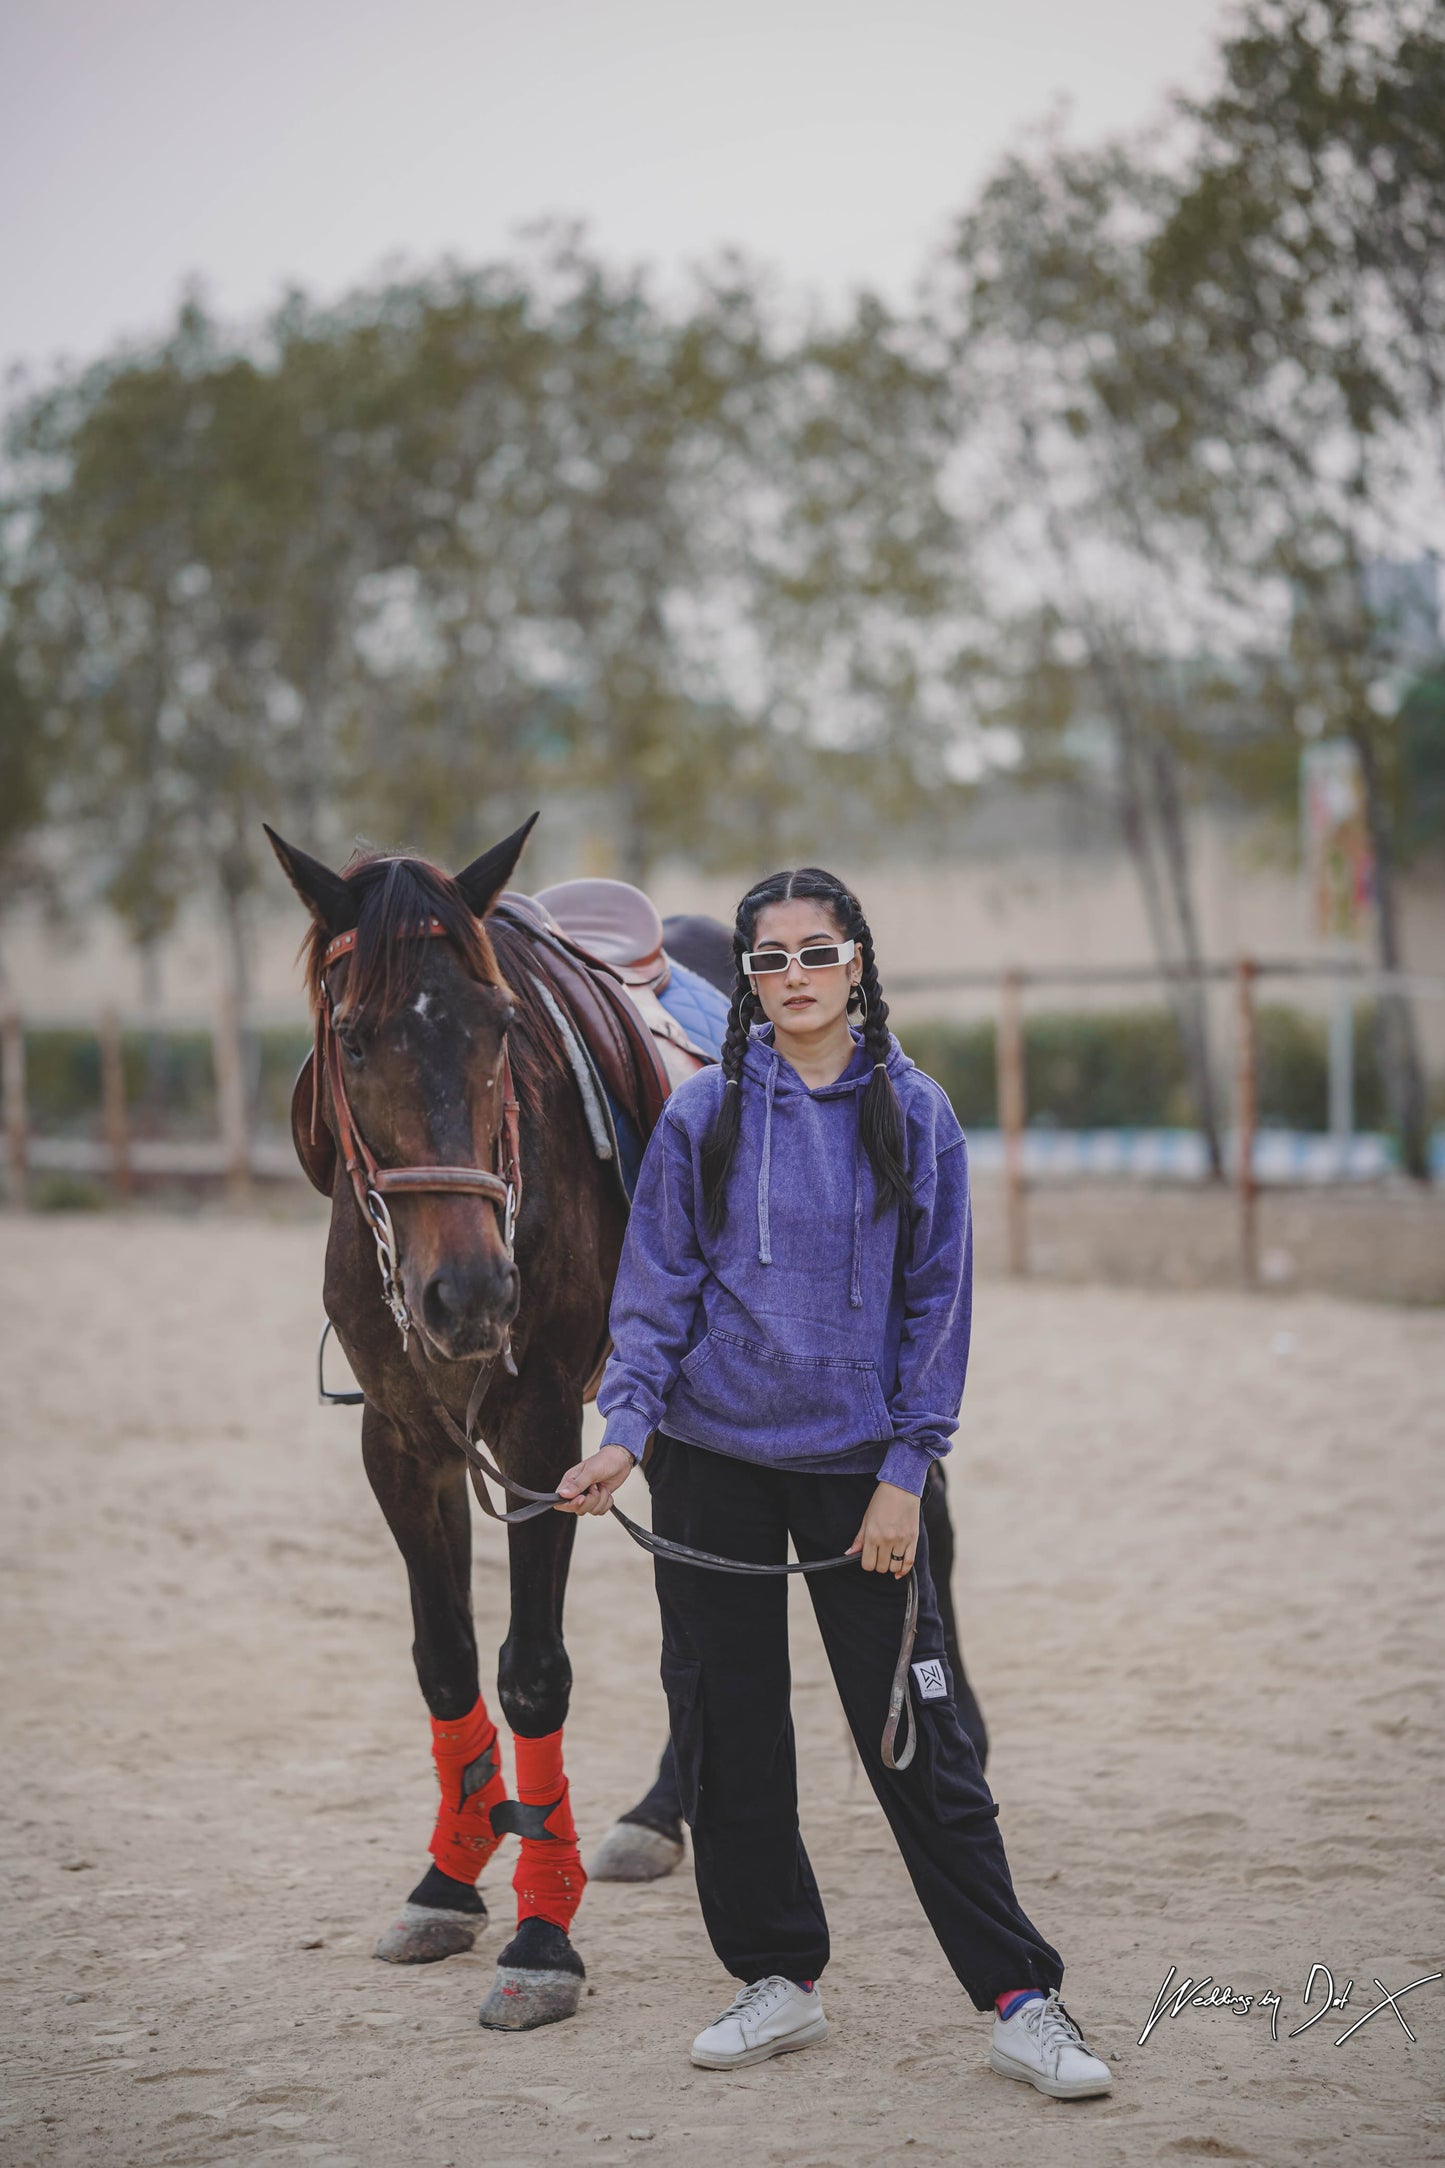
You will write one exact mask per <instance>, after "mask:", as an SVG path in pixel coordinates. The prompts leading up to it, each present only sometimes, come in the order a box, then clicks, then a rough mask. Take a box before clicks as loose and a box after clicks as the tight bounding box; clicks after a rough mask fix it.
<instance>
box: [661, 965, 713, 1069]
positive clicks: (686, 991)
mask: <svg viewBox="0 0 1445 2168" xmlns="http://www.w3.org/2000/svg"><path fill="white" fill-rule="evenodd" d="M671 963H672V974H671V976H670V977H669V979H668V982H667V984H666V986H662V987H659V988H658V990H657V998H658V1000H659V1001H660V1002H661V1003H662V1006H663V1007H664V1008H665V1009H666V1011H667V1013H668V1015H669V1016H671V1017H673V1018H675V1019H676V1021H677V1022H678V1023H679V1024H681V1026H682V1028H683V1030H684V1031H685V1032H686V1033H687V1035H688V1037H689V1039H691V1041H692V1043H693V1045H694V1046H696V1047H700V1048H701V1049H702V1050H703V1052H704V1053H708V1054H711V1056H712V1058H713V1060H714V1061H719V1060H721V1058H722V1050H723V1040H724V1039H725V1038H726V1036H727V1028H728V998H727V995H726V994H721V993H719V992H718V990H717V988H716V987H715V986H713V985H711V984H710V983H709V981H708V980H707V979H705V978H704V977H703V976H702V974H701V973H700V972H697V971H689V970H688V968H687V965H686V964H680V963H679V962H678V960H677V958H676V957H675V956H674V957H673V958H672V959H671Z"/></svg>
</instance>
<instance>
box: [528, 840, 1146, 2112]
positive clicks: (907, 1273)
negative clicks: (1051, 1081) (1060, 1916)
mask: <svg viewBox="0 0 1445 2168" xmlns="http://www.w3.org/2000/svg"><path fill="white" fill-rule="evenodd" d="M733 946H734V953H735V955H736V958H737V963H738V977H737V985H736V988H735V990H734V994H733V999H732V1005H731V1010H730V1014H729V1021H728V1032H727V1038H726V1041H725V1043H724V1047H723V1055H722V1060H721V1063H720V1065H718V1066H717V1067H712V1068H708V1069H704V1070H701V1071H700V1072H699V1073H698V1074H697V1075H696V1076H694V1077H690V1078H689V1079H688V1080H687V1082H686V1083H684V1084H682V1085H681V1086H680V1087H679V1088H678V1089H677V1090H676V1091H675V1092H674V1093H673V1095H672V1097H671V1098H670V1099H669V1100H668V1102H667V1105H666V1107H665V1109H664V1111H663V1116H662V1119H661V1121H660V1122H659V1123H658V1124H657V1127H656V1129H655V1130H654V1131H653V1134H652V1136H651V1138H650V1139H649V1141H648V1145H647V1150H646V1152H645V1154H644V1156H643V1161H642V1166H641V1170H640V1173H639V1176H638V1182H637V1190H636V1195H635V1197H634V1199H633V1204H632V1213H631V1218H630V1220H629V1223H628V1228H627V1235H626V1240H625V1244H624V1248H623V1251H622V1257H621V1261H620V1264H619V1268H618V1275H617V1282H616V1286H615V1289H614V1293H613V1298H612V1309H611V1332H612V1340H613V1352H612V1355H611V1357H610V1358H609V1361H608V1364H607V1368H606V1371H605V1373H604V1375H603V1379H602V1383H601V1386H600V1388H599V1391H598V1394H597V1406H598V1409H599V1411H600V1412H601V1413H602V1414H603V1416H604V1417H605V1418H606V1430H605V1434H604V1443H603V1445H602V1447H601V1449H600V1451H598V1452H596V1453H594V1454H592V1455H591V1456H590V1457H589V1458H588V1459H586V1460H584V1461H582V1462H581V1463H580V1464H579V1465H578V1466H577V1467H576V1468H573V1469H571V1470H569V1472H568V1474H567V1475H566V1476H565V1477H564V1478H563V1480H562V1483H561V1485H560V1488H561V1490H562V1492H563V1494H564V1497H565V1499H566V1501H567V1502H566V1503H565V1504H563V1505H559V1506H558V1508H557V1510H558V1511H559V1512H572V1513H605V1512H606V1511H607V1510H608V1508H609V1506H610V1504H611V1501H612V1496H613V1493H614V1492H615V1491H616V1490H617V1488H618V1486H619V1485H620V1484H621V1483H623V1482H624V1481H625V1480H626V1478H627V1476H628V1474H629V1473H630V1472H631V1469H632V1467H633V1464H634V1462H636V1461H638V1460H642V1461H643V1463H644V1472H645V1474H646V1476H647V1480H648V1482H649V1485H650V1487H651V1492H652V1524H653V1527H654V1529H655V1530H656V1531H657V1533H658V1534H659V1535H663V1536H668V1537H671V1538H672V1539H674V1540H675V1541H677V1542H681V1543H685V1544H688V1545H690V1546H692V1547H693V1548H695V1549H700V1550H705V1551H711V1552H713V1553H715V1554H718V1555H721V1556H723V1557H726V1558H730V1559H743V1560H749V1561H753V1562H756V1563H760V1564H763V1563H768V1564H780V1563H782V1562H783V1561H784V1560H785V1559H786V1557H787V1546H788V1539H789V1538H790V1537H791V1538H792V1541H793V1544H794V1546H795V1548H796V1551H797V1555H798V1557H799V1558H800V1559H821V1558H830V1557H837V1556H838V1555H840V1554H841V1553H844V1552H850V1553H856V1554H858V1557H859V1566H860V1567H861V1571H860V1570H857V1569H855V1568H852V1567H840V1568H837V1569H834V1570H832V1571H824V1572H820V1573H814V1574H809V1575H807V1576H806V1579H807V1585H808V1593H809V1595H810V1596H811V1598H812V1600H813V1608H814V1610H815V1612H816V1614H817V1619H818V1625H819V1628H820V1630H821V1632H822V1637H823V1643H824V1646H825V1648H826V1650H827V1654H828V1661H829V1663H830V1665H831V1667H832V1671H833V1677H834V1679H835V1681H836V1683H837V1687H838V1692H839V1694H840V1696H841V1698H842V1702H843V1707H844V1710H845V1712H846V1715H847V1719H848V1723H849V1726H850V1728H851V1730H852V1733H853V1737H854V1739H855V1741H856V1742H857V1747H858V1752H859V1755H860V1756H861V1758H862V1761H863V1765H864V1767H865V1768H866V1770H867V1772H868V1776H869V1779H870V1781H871V1782H872V1785H873V1789H874V1791H875V1792H876V1793H877V1795H878V1798H879V1801H880V1802H881V1804H882V1807H883V1811H884V1813H885V1815H886V1816H887V1818H888V1821H889V1824H890V1826H891V1828H892V1830H893V1834H894V1837H895V1839H896V1840H897V1843H898V1847H899V1850H900V1851H901V1853H902V1855H903V1859H904V1862H905V1864H906V1866H907V1868H908V1872H909V1874H910V1875H911V1876H912V1879H913V1886H914V1888H915V1889H916V1890H917V1892H918V1897H919V1901H920V1902H921V1904H922V1906H923V1909H924V1912H925V1913H926V1914H927V1917H928V1921H929V1924H930V1925H931V1927H932V1928H933V1931H934V1933H935V1934H936V1935H937V1937H938V1940H939V1942H940V1943H941V1944H942V1947H943V1951H944V1954H945V1956H946V1957H947V1959H948V1961H949V1963H950V1965H951V1966H952V1967H953V1970H954V1972H955V1973H956V1974H957V1976H958V1979H959V1980H960V1982H961V1983H962V1985H963V1988H964V1990H965V1992H966V1993H967V1994H968V1995H969V1996H970V1998H971V1999H972V2001H973V2003H974V2006H975V2008H977V2009H979V2010H989V2009H993V2010H994V2011H995V2017H994V2024H993V2034H992V2041H991V2047H990V2057H989V2059H990V2063H991V2065H992V2067H993V2069H995V2070H997V2071H999V2072H1001V2073H1002V2074H1003V2075H1004V2076H1006V2077H1012V2078H1020V2079H1024V2080H1026V2081H1027V2082H1028V2083H1030V2084H1032V2085H1035V2086H1037V2087H1038V2088H1039V2090H1040V2091H1041V2092H1045V2093H1050V2094H1052V2095H1054V2096H1056V2097H1058V2098H1064V2099H1071V2098H1077V2097H1079V2096H1082V2095H1086V2094H1092V2093H1100V2092H1104V2091H1107V2089H1108V2088H1109V2086H1110V2084H1111V2082H1112V2080H1111V2076H1110V2072H1109V2069H1108V2066H1107V2065H1106V2064H1105V2063H1103V2062H1101V2061H1100V2060H1099V2058H1098V2057H1097V2056H1095V2055H1092V2054H1091V2053H1090V2052H1089V2051H1088V2049H1087V2048H1086V2047H1085V2045H1084V2042H1083V2037H1082V2035H1081V2033H1080V2031H1079V2028H1078V2027H1077V2025H1076V2024H1075V2023H1074V2021H1073V2019H1072V2018H1071V2017H1070V2016H1069V2014H1068V2012H1067V2011H1066V2010H1065V2009H1064V2007H1063V2005H1062V2003H1061V2002H1060V2001H1059V1996H1058V1989H1059V1985H1060V1983H1061V1981H1062V1978H1063V1961H1062V1959H1061V1958H1060V1957H1059V1954H1058V1952H1057V1951H1056V1950H1055V1949H1054V1948H1053V1947H1052V1946H1051V1945H1050V1944H1049V1943H1048V1942H1046V1941H1045V1940H1044V1938H1043V1936H1042V1935H1041V1934H1040V1933H1039V1931H1038V1929H1037V1928H1036V1927H1035V1926H1034V1925H1033V1923H1032V1922H1031V1921H1030V1920H1029V1919H1028V1918H1027V1917H1026V1916H1025V1914H1024V1912H1023V1911H1022V1909H1021V1908H1020V1905H1019V1902H1018V1899H1017V1897H1016V1896H1015V1895H1014V1890H1013V1883H1012V1881H1011V1879H1010V1876H1009V1869H1008V1862H1007V1860H1006V1859H1005V1856H1004V1848H1003V1843H1002V1840H1001V1838H1000V1836H999V1831H998V1821H997V1817H998V1808H997V1806H996V1804H995V1802H994V1799H993V1797H992V1794H991V1793H990V1791H989V1788H988V1785H987V1784H986V1782H985V1781H984V1777H983V1773H982V1771H981V1770H980V1768H979V1763H978V1756H977V1755H976V1753H975V1752H974V1749H973V1747H972V1746H971V1744H970V1743H969V1739H968V1736H967V1734H966V1732H965V1731H964V1730H963V1729H962V1727H961V1726H960V1724H959V1721H958V1717H957V1714H956V1711H955V1708H954V1703H953V1681H952V1674H951V1672H950V1671H949V1668H948V1662H947V1658H946V1656H945V1654H944V1644H943V1635H942V1630H941V1627H940V1624H939V1616H938V1606H937V1603H936V1600H935V1597H934V1591H933V1584H932V1582H931V1580H930V1578H929V1571H928V1557H927V1546H926V1542H925V1540H924V1536H923V1531H922V1529H921V1527H920V1524H919V1505H918V1501H919V1494H920V1492H921V1491H922V1489H923V1484H924V1480H925V1478H926V1476H927V1474H928V1469H929V1465H930V1462H931V1461H932V1460H933V1459H935V1458H937V1457H938V1456H940V1455H942V1454H944V1453H946V1452H947V1451H948V1449H949V1441H950V1439H951V1437H952V1434H953V1432H954V1430H955V1429H956V1428H957V1424H958V1413H959V1403H960V1401H961V1399H962V1395H963V1385H964V1373H965V1370H966V1367H967V1362H968V1345H969V1327H970V1315H971V1305H972V1291H973V1235H972V1221H971V1217H970V1210H969V1190H968V1154H967V1146H966V1144H965V1142H964V1137H963V1132H962V1130H961V1129H960V1128H959V1125H958V1122H957V1120H956V1118H955V1116H954V1113H953V1110H952V1108H951V1106H950V1105H949V1102H948V1098H947V1096H946V1094H945V1093H944V1092H943V1091H942V1090H941V1089H940V1087H939V1086H938V1085H937V1084H935V1083H934V1082H933V1080H932V1079H931V1078H930V1077H927V1076H925V1075H924V1074H923V1072H922V1071H921V1070H919V1069H917V1068H915V1066H914V1064H913V1063H912V1062H911V1061H910V1060H909V1058H908V1056H907V1055H906V1054H905V1053H904V1052H903V1050H902V1048H901V1047H900V1046H899V1044H898V1041H897V1039H896V1038H895V1037H894V1035H893V1033H892V1032H891V1031H889V1029H888V1024H887V1018H888V1009H887V1005H886V1003H885V1002H884V999H883V994H882V990H881V988H880V986H879V983H878V973H877V969H876V966H875V964H874V958H873V939H872V935H871V934H870V932H869V929H868V926H867V923H866V921H865V919H864V917H863V913H862V910H861V908H860V906H859V904H858V900H857V898H856V897H855V896H854V895H853V894H852V893H851V891H850V890H849V889H847V888H845V887H844V885H843V883H842V882H841V881H838V880H835V879H834V878H833V877H832V876H831V875H830V874H827V873H825V872H823V871H821V870H820V869H819V868H817V867H805V868H803V869H802V870H801V871H798V872H793V873H777V874H774V875H772V876H771V877H770V878H769V879H768V880H766V881H763V882H761V883H759V885H758V886H757V887H756V888H753V889H750V890H749V892H748V894H747V895H746V896H744V898H743V900H742V902H741V903H740V904H739V906H738V911H737V921H736V925H735V928H734V934H733ZM855 1003H856V1005H857V1009H858V1014H859V1020H860V1024H861V1027H862V1028H861V1029H859V1030H855V1029H853V1028H852V1026H851V1025H850V1023H849V1015H848V1012H849V1010H850V1009H852V1008H853V1007H854V1005H855ZM759 1010H760V1011H761V1013H762V1017H763V1019H765V1021H764V1023H763V1026H762V1028H761V1029H760V1030H756V1031H754V1030H753V1029H751V1024H752V1022H753V1021H754V1020H755V1018H756V1016H757V1012H758V1011H759ZM649 1441H650V1442H649ZM655 1572H656V1584H657V1593H658V1599H659V1602H660V1604H661V1609H662V1632H663V1649H662V1679H663V1684H664V1687H665V1689H666V1692H667V1699H668V1708H669V1714H670V1719H671V1726H672V1736H673V1743H674V1747H675V1750H676V1755H677V1764H678V1773H679V1778H680V1780H681V1788H682V1794H683V1807H684V1812H685V1814H686V1816H687V1820H688V1824H689V1826H690V1828H691V1830H692V1837H693V1855H694V1865H695V1868H696V1874H697V1890H698V1897H699V1900H700V1903H701V1906H702V1913H703V1919H704V1921H705V1923H706V1926H707V1932H708V1935H709V1937H710V1938H711V1941H712V1946H713V1948H714V1950H715V1951H716V1952H717V1955H718V1957H719V1958H720V1959H721V1961H722V1963H723V1965H724V1966H725V1967H726V1969H727V1970H728V1971H729V1972H731V1973H732V1974H733V1975H734V1976H735V1978H737V1979H739V1980H741V1981H742V1982H743V1983H744V1985H743V1988H742V1990H741V1992H740V1993H739V1994H738V1995H737V1996H735V1997H734V1999H733V2001H732V2002H731V2004H730V2005H729V2006H728V2008H727V2009H726V2010H725V2011H723V2012H722V2014H721V2015H720V2016H719V2017H718V2018H717V2020H716V2021H715V2022H714V2023H713V2024H711V2025H709V2026H708V2027H707V2028H706V2029H705V2030H704V2031H703V2032H701V2033H700V2034H699V2035H698V2037H697V2039H696V2040H695V2041H694V2042H693V2049H692V2059H693V2061H694V2062H695V2063H699V2064H701V2065H703V2066H704V2067H706V2068H709V2069H732V2068H734V2067H736V2066H738V2065H740V2064H748V2063H754V2062H759V2061H761V2060H762V2059H763V2058H764V2057H766V2056H770V2055H779V2054H783V2053H786V2052H787V2051H789V2050H791V2049H794V2048H802V2047H807V2046H809V2045H811V2044H812V2042H814V2041H816V2040H821V2039H822V2038H823V2036H824V2034H825V2033H826V2032H827V2029H828V2027H827V2020H826V2019H825V2017H824V2016H823V2009H822V2002H821V2000H820V1997H819V1994H818V1987H817V1980H818V1976H819V1974H820V1973H821V1972H822V1970H823V1968H824V1966H825V1965H826V1964H827V1962H828V1954H829V1944H828V1926H827V1921H826V1919H825V1918H824V1914H823V1906H822V1901H821V1899H820V1897H819V1895H818V1887H817V1884H816V1882H815V1881H814V1879H813V1871H812V1868H811V1866H810V1865H809V1863H808V1855H807V1853H806V1851H805V1850H804V1848H803V1842H802V1838H801V1836H800V1834H799V1829H798V1803H797V1767H796V1761H795V1755H794V1741H793V1724H792V1717H791V1714H790V1708H789V1691H790V1676H789V1669H788V1643H787V1603H788V1597H787V1588H788V1584H787V1580H786V1579H785V1578H783V1577H782V1576H776V1577H763V1576H752V1575H749V1576H733V1575H729V1574H723V1573H717V1572H711V1571H708V1570H705V1569H703V1568H700V1567H697V1566H691V1565H686V1564H681V1563H678V1562H676V1561H669V1560H665V1559H658V1560H657V1561H656V1566H655ZM910 1574H911V1575H913V1576H914V1578H915V1580H916V1583H917V1593H918V1599H919V1614H918V1635H917V1641H916V1643H915V1647H914V1651H913V1657H914V1662H913V1665H912V1675H913V1676H912V1686H911V1714H912V1720H913V1722H914V1723H915V1724H916V1725H917V1728H918V1744H917V1751H916V1752H915V1754H914V1755H913V1757H912V1760H911V1761H910V1762H908V1765H907V1766H906V1767H905V1768H902V1769H898V1768H890V1767H889V1766H888V1765H887V1764H886V1763H885V1761H884V1759H883V1752H882V1734H883V1728H884V1721H885V1718H886V1716H887V1713H888V1700H889V1692H890V1688H891V1686H892V1683H893V1675H894V1671H895V1668H896V1666H897V1663H898V1658H899V1648H900V1639H901V1635H902V1630H903V1624H904V1612H905V1605H906V1600H907V1585H906V1584H907V1578H908V1576H909V1575H910ZM900 1733H901V1735H906V1733H905V1732H904V1731H903V1727H900ZM900 1744H901V1736H900Z"/></svg>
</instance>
